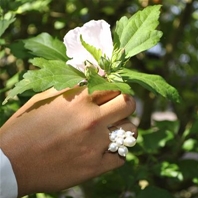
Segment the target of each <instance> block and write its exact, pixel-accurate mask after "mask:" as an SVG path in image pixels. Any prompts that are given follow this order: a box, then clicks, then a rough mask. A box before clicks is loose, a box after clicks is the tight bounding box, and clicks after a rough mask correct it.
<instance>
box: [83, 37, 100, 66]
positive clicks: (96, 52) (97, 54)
mask: <svg viewBox="0 0 198 198" xmlns="http://www.w3.org/2000/svg"><path fill="white" fill-rule="evenodd" d="M80 41H81V44H82V46H83V47H84V48H85V49H86V50H87V51H88V52H89V53H90V54H91V55H92V56H93V57H94V59H95V60H96V61H97V62H99V60H100V57H101V56H102V51H101V50H100V49H96V48H95V47H94V46H92V45H89V44H88V43H86V42H85V41H84V40H83V38H82V35H80Z"/></svg>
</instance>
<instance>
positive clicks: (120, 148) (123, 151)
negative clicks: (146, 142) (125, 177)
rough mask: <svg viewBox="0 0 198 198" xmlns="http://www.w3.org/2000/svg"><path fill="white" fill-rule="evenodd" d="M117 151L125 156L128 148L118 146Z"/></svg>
mask: <svg viewBox="0 0 198 198" xmlns="http://www.w3.org/2000/svg"><path fill="white" fill-rule="evenodd" d="M118 153H119V155H121V156H123V157H125V156H126V155H127V153H128V148H127V147H126V146H120V147H119V148H118Z"/></svg>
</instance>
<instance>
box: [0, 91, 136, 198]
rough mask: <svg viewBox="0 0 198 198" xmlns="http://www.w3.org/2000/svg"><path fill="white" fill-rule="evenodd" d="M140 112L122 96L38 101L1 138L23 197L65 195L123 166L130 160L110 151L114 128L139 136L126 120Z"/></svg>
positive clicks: (49, 96)
mask: <svg viewBox="0 0 198 198" xmlns="http://www.w3.org/2000/svg"><path fill="white" fill-rule="evenodd" d="M134 110H135V102H134V100H133V98H132V97H131V96H128V95H122V94H120V93H119V92H117V91H116V92H115V91H100V92H95V93H93V94H92V95H89V94H88V91H87V89H86V88H83V87H76V88H73V89H67V90H63V91H60V92H58V91H56V90H54V89H50V90H48V91H46V92H43V93H40V94H37V95H35V96H34V97H33V98H32V99H30V100H29V101H28V102H27V103H26V104H25V105H24V106H23V107H22V108H21V109H19V110H18V111H17V112H16V113H15V114H14V115H13V116H12V117H11V118H10V119H9V120H8V121H7V122H6V123H5V124H4V126H3V127H2V128H1V133H0V138H1V143H0V144H1V145H0V147H1V148H2V150H3V151H4V153H5V154H6V155H7V156H8V158H9V159H10V161H11V164H12V166H13V170H14V173H15V175H16V179H17V183H18V192H19V196H23V195H26V194H30V193H34V192H50V191H59V190H63V189H66V188H69V187H71V186H74V185H77V184H79V183H81V182H84V181H85V180H87V179H90V178H93V177H96V176H98V175H100V174H102V173H104V172H107V171H109V170H112V169H114V168H117V167H119V166H121V165H123V164H124V162H125V160H124V158H122V157H120V156H119V155H118V154H117V153H111V152H108V151H107V149H108V145H109V143H110V140H109V129H108V126H110V125H114V126H115V125H119V127H122V128H123V129H125V130H131V131H135V132H136V133H137V130H136V127H135V126H134V125H133V124H132V123H130V122H129V121H127V120H126V119H125V118H127V117H128V116H129V115H131V114H132V113H133V112H134Z"/></svg>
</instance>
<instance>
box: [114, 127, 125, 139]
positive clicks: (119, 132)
mask: <svg viewBox="0 0 198 198" xmlns="http://www.w3.org/2000/svg"><path fill="white" fill-rule="evenodd" d="M116 132H117V136H118V137H123V136H124V135H125V130H123V129H122V128H120V129H117V130H116Z"/></svg>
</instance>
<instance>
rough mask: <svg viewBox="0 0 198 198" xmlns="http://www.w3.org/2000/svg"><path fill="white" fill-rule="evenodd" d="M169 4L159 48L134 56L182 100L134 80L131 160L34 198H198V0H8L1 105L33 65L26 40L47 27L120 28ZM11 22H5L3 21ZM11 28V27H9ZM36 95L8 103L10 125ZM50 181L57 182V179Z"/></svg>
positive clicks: (4, 112)
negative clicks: (100, 24) (101, 23)
mask: <svg viewBox="0 0 198 198" xmlns="http://www.w3.org/2000/svg"><path fill="white" fill-rule="evenodd" d="M155 4H162V5H163V6H162V8H161V16H160V24H159V27H158V29H160V30H161V31H162V32H163V33H164V34H163V37H162V38H161V40H160V42H159V43H158V45H156V46H155V47H153V48H152V49H150V50H148V51H146V52H144V53H140V54H138V55H137V56H135V57H133V58H131V59H130V63H129V66H130V67H131V68H133V69H135V70H137V71H141V72H144V73H149V74H158V75H161V76H162V77H163V78H164V79H165V80H166V81H167V82H168V83H169V84H171V85H172V86H174V87H175V88H176V89H177V90H178V91H179V93H180V95H181V98H182V101H181V103H179V104H177V103H173V102H171V101H168V100H166V99H164V98H162V97H160V96H156V95H153V94H152V93H150V92H149V91H146V90H145V89H144V88H142V87H140V86H139V85H136V84H134V85H132V88H133V89H134V91H135V96H134V97H135V99H136V101H137V110H136V112H135V114H134V115H133V118H132V119H133V121H134V122H135V123H136V124H137V126H138V129H139V137H138V144H137V145H136V146H135V147H133V148H131V149H130V153H129V154H128V156H127V159H126V160H127V162H126V164H125V165H124V166H123V167H121V168H119V169H117V170H115V171H111V172H108V173H107V174H104V175H102V176H100V177H98V178H95V179H93V180H90V181H87V182H85V183H83V184H81V185H79V186H76V187H74V188H71V189H68V190H66V191H63V192H57V193H54V194H44V193H39V194H34V195H29V196H26V197H29V198H66V197H67V198H69V197H70V198H71V197H73V198H148V197H151V198H198V1H197V0H0V20H1V23H0V31H2V30H3V29H6V28H7V27H8V28H7V29H6V31H5V32H4V33H3V34H2V36H1V37H0V102H2V101H3V100H4V98H5V96H6V93H7V91H9V90H10V89H11V88H12V87H13V86H14V84H15V83H16V82H18V81H19V79H21V77H22V75H23V73H24V72H25V71H27V70H29V69H33V66H32V65H31V64H30V63H29V62H28V60H29V59H30V58H31V57H32V55H31V54H30V53H28V51H27V50H25V49H24V46H23V42H22V41H21V40H22V39H27V38H31V37H34V36H37V35H38V34H40V33H42V32H47V33H49V34H50V35H52V36H53V37H56V38H58V39H60V40H63V37H64V35H65V34H66V33H67V32H68V31H69V30H70V29H72V28H75V27H77V26H81V25H83V24H84V23H85V22H87V21H89V20H92V19H95V20H97V19H104V20H106V21H107V22H108V23H109V24H111V29H112V31H113V29H114V28H115V24H116V21H117V20H119V19H120V18H121V17H122V16H127V17H130V16H132V15H133V14H134V13H135V12H137V11H138V10H141V9H143V8H145V7H147V6H149V5H155ZM3 20H4V22H5V23H4V25H3V23H2V21H3ZM5 26H6V27H5ZM33 94H34V93H33V92H32V91H28V92H25V93H23V94H21V95H20V96H19V97H18V98H17V99H15V100H12V101H10V102H9V103H7V104H6V105H4V106H2V105H1V107H0V124H1V125H3V123H4V122H5V121H6V120H7V119H8V118H9V117H10V116H11V115H12V114H13V113H14V112H15V111H16V110H17V109H18V108H19V107H20V106H21V105H23V104H24V103H25V102H26V101H27V100H28V99H29V98H30V97H31V96H32V95H33ZM49 182H50V181H49Z"/></svg>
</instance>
